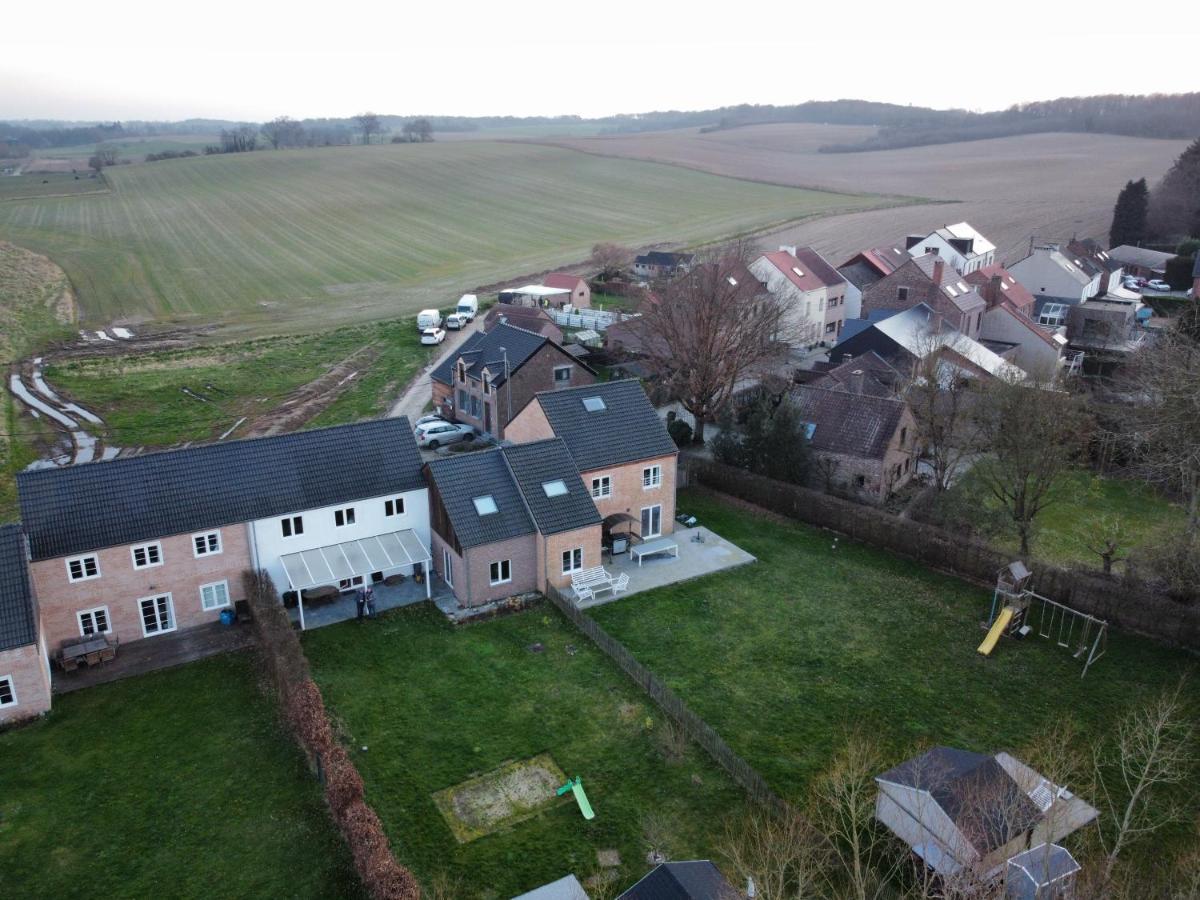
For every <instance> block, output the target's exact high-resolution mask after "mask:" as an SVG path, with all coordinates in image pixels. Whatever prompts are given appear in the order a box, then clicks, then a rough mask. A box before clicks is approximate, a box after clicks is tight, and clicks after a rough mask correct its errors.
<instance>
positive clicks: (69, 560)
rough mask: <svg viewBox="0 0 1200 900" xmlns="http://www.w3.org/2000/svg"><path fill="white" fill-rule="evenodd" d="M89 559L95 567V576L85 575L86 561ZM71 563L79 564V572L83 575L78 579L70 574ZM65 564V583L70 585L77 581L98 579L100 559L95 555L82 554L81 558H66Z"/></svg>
mask: <svg viewBox="0 0 1200 900" xmlns="http://www.w3.org/2000/svg"><path fill="white" fill-rule="evenodd" d="M89 559H90V560H92V561H94V563H95V565H96V574H95V575H89V574H87V565H86V561H87V560H89ZM73 562H77V563H79V571H80V572H82V573H83V574H81V575H80V576H79V577H78V578H76V577H75V576H74V574H72V572H71V563H73ZM66 564H67V581H69V582H71V584H74V583H75V582H77V581H91V580H92V579H94V578H99V577H100V557H99V556H98V555H97V554H95V553H84V554H83V555H82V556H71V557H68V558H67V560H66Z"/></svg>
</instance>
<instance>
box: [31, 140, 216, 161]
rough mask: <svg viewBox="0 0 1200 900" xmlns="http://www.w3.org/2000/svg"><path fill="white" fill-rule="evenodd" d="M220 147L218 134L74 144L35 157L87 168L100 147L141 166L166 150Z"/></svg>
mask: <svg viewBox="0 0 1200 900" xmlns="http://www.w3.org/2000/svg"><path fill="white" fill-rule="evenodd" d="M219 143H220V136H219V135H215V134H177V135H164V136H161V137H137V138H121V139H117V140H111V141H101V142H100V143H99V144H74V145H72V146H70V147H47V148H46V149H45V150H38V151H37V152H36V154H35V155H36V156H38V157H39V158H41V159H78V160H79V161H80V162H81V164H83V165H85V166H86V165H87V160H88V157H90V156H93V155H94V154H95V152H96V148H97V147H104V148H105V149H108V150H115V151H116V152H117V156H118V157H119V158H120V159H132V160H136V161H137V162H141V161H142V159H143V157H145V155H146V154H147V153H162V152H163V151H164V150H195V151H196V152H197V153H202V152H204V148H205V147H207V146H208V145H210V144H219Z"/></svg>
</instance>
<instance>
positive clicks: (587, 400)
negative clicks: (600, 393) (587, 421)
mask: <svg viewBox="0 0 1200 900" xmlns="http://www.w3.org/2000/svg"><path fill="white" fill-rule="evenodd" d="M583 408H584V409H586V410H587V411H588V412H600V410H602V409H606V407H605V405H604V400H603V399H601V398H600V397H584V398H583Z"/></svg>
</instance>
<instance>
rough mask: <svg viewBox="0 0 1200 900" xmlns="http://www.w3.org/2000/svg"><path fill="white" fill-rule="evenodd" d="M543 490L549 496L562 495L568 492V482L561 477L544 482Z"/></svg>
mask: <svg viewBox="0 0 1200 900" xmlns="http://www.w3.org/2000/svg"><path fill="white" fill-rule="evenodd" d="M542 490H543V491H545V493H546V496H547V497H561V496H563V495H564V494H566V493H567V483H566V482H565V481H563V480H562V479H561V478H559V479H557V480H555V481H544V482H542Z"/></svg>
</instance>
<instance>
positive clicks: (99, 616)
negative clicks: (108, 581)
mask: <svg viewBox="0 0 1200 900" xmlns="http://www.w3.org/2000/svg"><path fill="white" fill-rule="evenodd" d="M75 615H76V618H77V619H79V634H80V635H81V636H82V637H90V636H91V635H93V634H108V631H109V627H108V607H107V606H97V607H96V608H95V609H85V610H82V611H80V612H78V613H76V614H75Z"/></svg>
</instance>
